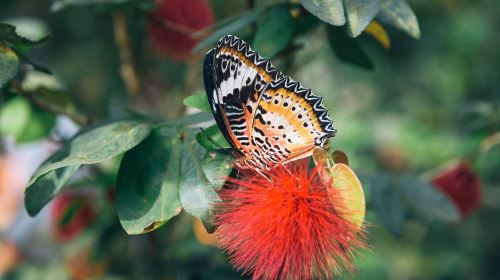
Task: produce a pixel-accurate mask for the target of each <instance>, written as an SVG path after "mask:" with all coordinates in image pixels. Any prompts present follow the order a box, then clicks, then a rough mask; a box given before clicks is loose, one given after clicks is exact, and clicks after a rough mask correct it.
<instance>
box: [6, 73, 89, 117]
mask: <svg viewBox="0 0 500 280" xmlns="http://www.w3.org/2000/svg"><path fill="white" fill-rule="evenodd" d="M10 85H11V86H12V88H14V89H15V90H16V92H17V93H18V94H19V95H21V96H24V97H26V98H27V99H28V100H29V101H30V102H31V103H33V104H34V105H35V106H37V107H39V108H40V109H43V110H45V111H48V112H51V113H55V114H61V115H65V116H67V117H68V118H70V119H71V120H72V121H73V122H75V123H77V124H78V125H80V126H85V125H87V124H88V123H90V118H88V117H87V116H83V115H80V114H78V113H76V112H71V111H68V110H66V109H65V108H63V107H60V106H57V105H56V106H54V105H53V104H50V103H47V102H43V101H42V100H40V99H39V98H37V97H36V94H35V93H33V92H28V91H25V90H24V89H23V87H22V86H21V84H20V83H19V81H15V80H14V81H11V82H10Z"/></svg>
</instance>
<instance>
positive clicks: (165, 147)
mask: <svg viewBox="0 0 500 280" xmlns="http://www.w3.org/2000/svg"><path fill="white" fill-rule="evenodd" d="M180 136H181V135H180V127H178V126H176V125H171V124H162V125H160V126H158V127H156V128H155V129H153V131H152V132H151V134H150V135H149V136H148V137H147V138H146V139H145V140H144V141H143V142H142V143H140V144H139V145H137V146H136V147H135V148H133V149H131V150H129V151H128V152H127V153H125V156H124V157H123V160H122V162H121V165H120V170H119V172H118V180H117V187H116V188H117V189H116V210H117V212H118V218H119V219H120V223H121V224H122V226H123V228H124V229H125V231H126V232H127V233H128V234H140V233H145V232H149V231H152V230H155V229H157V228H158V227H160V226H161V225H163V224H164V223H165V222H167V221H168V220H170V219H171V218H172V217H174V216H176V215H178V214H179V213H180V211H181V203H180V200H179V176H180V173H179V172H180V170H179V168H180V161H181V152H182V151H181V149H179V148H178V147H179V146H180V145H181V138H180Z"/></svg>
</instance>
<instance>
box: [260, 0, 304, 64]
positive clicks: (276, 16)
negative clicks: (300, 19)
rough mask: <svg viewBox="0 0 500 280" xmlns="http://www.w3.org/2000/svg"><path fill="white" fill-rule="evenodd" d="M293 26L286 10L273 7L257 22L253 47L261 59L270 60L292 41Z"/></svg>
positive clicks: (283, 7) (281, 7)
mask: <svg viewBox="0 0 500 280" xmlns="http://www.w3.org/2000/svg"><path fill="white" fill-rule="evenodd" d="M294 29H295V25H294V22H293V18H292V16H291V15H290V12H289V11H288V8H287V7H286V6H283V5H278V6H274V7H273V8H272V9H271V10H270V11H269V12H267V13H266V14H265V15H264V18H263V19H262V21H260V22H259V25H258V28H257V33H256V34H255V38H254V41H253V47H254V48H255V50H257V51H258V52H259V53H260V54H261V55H262V56H263V57H267V58H272V57H274V56H275V55H277V54H278V53H279V52H280V51H282V50H283V49H284V48H285V47H286V46H288V44H290V42H291V41H292V38H293V34H294Z"/></svg>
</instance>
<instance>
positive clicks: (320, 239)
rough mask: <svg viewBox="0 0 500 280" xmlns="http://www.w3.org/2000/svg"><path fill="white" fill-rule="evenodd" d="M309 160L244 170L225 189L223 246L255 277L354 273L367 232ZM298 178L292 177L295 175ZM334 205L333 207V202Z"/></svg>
mask: <svg viewBox="0 0 500 280" xmlns="http://www.w3.org/2000/svg"><path fill="white" fill-rule="evenodd" d="M308 167H309V161H308V160H300V161H299V162H298V163H297V162H295V163H291V164H288V165H286V166H278V167H276V168H274V169H272V170H270V171H267V172H265V174H266V176H268V177H269V178H265V177H264V176H262V175H257V174H255V173H254V172H250V171H248V170H246V169H245V170H241V171H240V172H242V173H240V175H242V176H240V178H238V179H235V178H229V179H228V183H227V186H226V187H225V188H224V189H222V190H221V192H220V197H221V200H222V202H221V203H219V204H218V205H217V214H216V217H215V221H216V225H217V226H218V229H217V232H216V233H217V237H218V241H219V246H220V247H221V248H222V249H224V250H226V251H227V252H228V254H229V256H230V259H231V263H232V264H233V265H234V266H235V268H236V269H238V270H241V271H242V272H243V274H252V277H253V279H313V278H328V279H331V278H332V277H334V276H335V275H337V274H339V273H340V272H342V271H344V270H349V271H352V270H354V269H355V266H354V264H353V257H354V255H355V253H356V252H357V251H358V249H360V248H363V247H364V243H363V241H362V240H361V239H362V233H358V227H357V226H355V225H354V224H352V223H351V222H349V221H348V220H347V219H345V218H342V217H346V215H348V214H349V212H350V210H348V209H347V208H346V207H344V205H343V201H344V200H343V197H342V195H341V192H340V191H335V189H330V190H329V191H328V192H327V190H326V188H325V186H324V185H323V184H322V183H321V180H320V177H319V175H318V173H317V171H316V169H314V170H313V171H309V168H308ZM292 174H293V175H292ZM332 202H333V203H332Z"/></svg>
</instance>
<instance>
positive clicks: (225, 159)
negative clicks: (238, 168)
mask: <svg viewBox="0 0 500 280" xmlns="http://www.w3.org/2000/svg"><path fill="white" fill-rule="evenodd" d="M233 165H234V157H233V156H231V155H229V154H227V153H223V152H218V151H208V152H207V153H206V154H205V156H204V157H203V158H202V160H201V168H202V170H203V174H204V175H205V177H206V178H207V180H208V181H209V182H210V184H212V187H213V188H214V189H215V190H217V191H218V190H220V189H221V188H222V187H223V186H224V184H225V183H226V179H227V177H228V176H229V174H231V171H232V170H233Z"/></svg>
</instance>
